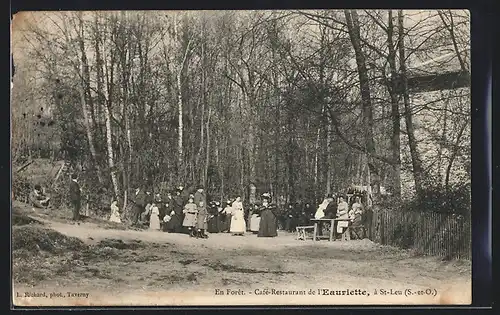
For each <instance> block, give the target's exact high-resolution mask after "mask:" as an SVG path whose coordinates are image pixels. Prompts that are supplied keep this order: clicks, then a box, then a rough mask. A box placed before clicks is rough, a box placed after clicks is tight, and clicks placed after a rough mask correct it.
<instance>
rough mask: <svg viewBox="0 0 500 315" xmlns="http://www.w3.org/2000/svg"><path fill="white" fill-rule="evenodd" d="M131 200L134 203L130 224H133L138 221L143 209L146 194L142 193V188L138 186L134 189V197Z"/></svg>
mask: <svg viewBox="0 0 500 315" xmlns="http://www.w3.org/2000/svg"><path fill="white" fill-rule="evenodd" d="M132 202H133V203H134V210H133V212H132V226H135V225H137V224H138V223H139V217H140V215H141V213H142V212H143V211H144V207H145V202H146V195H145V194H144V191H143V189H141V187H138V188H137V189H136V190H135V198H133V200H132Z"/></svg>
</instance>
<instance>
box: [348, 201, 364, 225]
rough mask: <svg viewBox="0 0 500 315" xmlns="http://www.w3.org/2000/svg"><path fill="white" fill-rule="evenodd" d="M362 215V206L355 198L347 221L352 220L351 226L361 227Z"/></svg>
mask: <svg viewBox="0 0 500 315" xmlns="http://www.w3.org/2000/svg"><path fill="white" fill-rule="evenodd" d="M362 215H363V204H362V203H361V198H360V197H356V199H355V201H354V203H353V204H352V207H351V211H349V219H351V220H352V224H353V225H361V223H362V222H361V221H362V220H361V219H362Z"/></svg>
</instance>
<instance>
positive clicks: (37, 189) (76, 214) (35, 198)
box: [29, 174, 81, 223]
mask: <svg viewBox="0 0 500 315" xmlns="http://www.w3.org/2000/svg"><path fill="white" fill-rule="evenodd" d="M50 201H51V198H50V196H49V195H48V194H47V193H45V191H44V189H43V188H42V186H41V185H38V184H37V185H35V186H34V188H33V190H32V191H31V192H30V194H29V202H30V204H31V205H32V206H33V207H34V208H41V209H47V208H49V207H50ZM69 201H70V203H71V207H72V214H73V215H72V220H73V222H74V223H78V221H79V220H80V208H81V189H80V184H79V183H78V176H77V175H76V174H72V175H71V182H70V184H69Z"/></svg>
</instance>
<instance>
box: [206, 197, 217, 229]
mask: <svg viewBox="0 0 500 315" xmlns="http://www.w3.org/2000/svg"><path fill="white" fill-rule="evenodd" d="M218 220H219V212H218V211H217V205H216V201H210V202H209V203H208V228H207V231H208V233H219V223H218Z"/></svg>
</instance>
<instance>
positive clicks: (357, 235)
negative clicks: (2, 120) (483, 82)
mask: <svg viewBox="0 0 500 315" xmlns="http://www.w3.org/2000/svg"><path fill="white" fill-rule="evenodd" d="M11 59H12V61H11V78H12V79H11V101H10V109H11V117H10V119H11V172H12V173H11V185H12V187H11V188H12V189H11V191H12V193H11V195H12V196H11V198H12V203H11V204H12V207H11V278H12V283H11V289H12V303H13V305H14V306H16V307H27V306H66V307H75V306H84V307H105V306H155V307H156V306H165V307H178V306H191V307H194V306H212V307H219V306H220V307H223V306H265V305H267V306H272V305H283V306H297V305H470V304H471V302H472V288H471V287H472V284H471V283H472V271H471V264H472V257H471V256H472V255H471V94H470V93H471V88H470V86H471V75H470V73H471V68H470V12H469V11H468V10H451V9H440V10H401V9H384V10H374V9H369V10H368V9H367V10H362V9H358V10H352V9H345V10H340V9H335V10H332V9H328V10H327V9H322V10H198V11H196V10H191V11H25V12H18V13H16V14H15V15H14V17H13V19H12V21H11Z"/></svg>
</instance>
